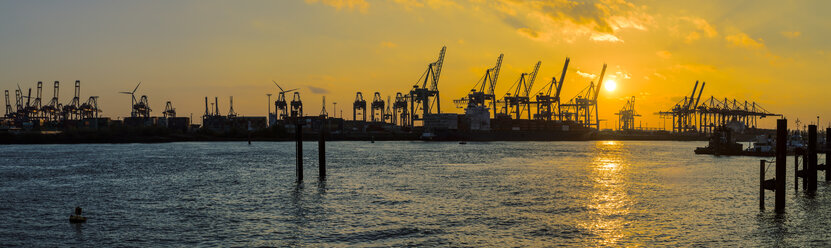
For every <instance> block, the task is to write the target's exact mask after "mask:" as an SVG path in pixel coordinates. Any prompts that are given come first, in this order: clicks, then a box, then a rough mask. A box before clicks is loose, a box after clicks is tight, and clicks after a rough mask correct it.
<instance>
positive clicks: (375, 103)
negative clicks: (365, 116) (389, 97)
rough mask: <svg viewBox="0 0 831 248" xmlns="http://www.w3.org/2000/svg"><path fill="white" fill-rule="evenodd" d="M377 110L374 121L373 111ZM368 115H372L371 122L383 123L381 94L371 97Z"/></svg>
mask: <svg viewBox="0 0 831 248" xmlns="http://www.w3.org/2000/svg"><path fill="white" fill-rule="evenodd" d="M376 110H378V115H377V117H378V118H377V119H376V115H375V114H376V113H375V111H376ZM370 115H372V122H375V121H380V122H384V99H382V98H381V93H379V92H375V94H373V96H372V104H370Z"/></svg>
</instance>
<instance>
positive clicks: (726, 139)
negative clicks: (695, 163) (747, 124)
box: [695, 127, 742, 156]
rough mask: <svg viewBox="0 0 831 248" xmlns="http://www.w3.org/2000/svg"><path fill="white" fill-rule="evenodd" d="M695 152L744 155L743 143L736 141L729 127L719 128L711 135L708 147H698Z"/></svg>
mask: <svg viewBox="0 0 831 248" xmlns="http://www.w3.org/2000/svg"><path fill="white" fill-rule="evenodd" d="M695 154H712V155H728V156H730V155H742V144H739V143H736V140H735V139H733V135H732V132H731V131H730V129H729V128H724V127H721V128H718V129H716V131H715V132H713V134H712V135H711V136H710V143H709V144H708V145H707V146H706V147H698V148H696V149H695Z"/></svg>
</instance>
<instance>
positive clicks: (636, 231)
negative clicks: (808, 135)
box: [0, 141, 831, 247]
mask: <svg viewBox="0 0 831 248" xmlns="http://www.w3.org/2000/svg"><path fill="white" fill-rule="evenodd" d="M327 145H328V147H327V151H328V152H329V158H328V163H329V164H328V168H327V169H328V172H329V175H328V179H327V180H326V182H325V183H319V182H318V180H317V158H316V155H317V150H316V147H317V146H316V143H314V142H308V143H306V144H305V145H304V147H305V148H306V152H305V154H306V155H307V156H306V157H305V161H306V167H305V168H306V170H305V174H306V180H305V182H304V183H302V184H300V185H297V184H295V182H294V178H295V174H294V166H295V164H294V143H289V142H274V143H263V142H254V144H253V145H251V146H249V145H247V144H246V143H245V142H226V143H219V142H218V143H167V144H115V145H114V144H104V145H102V144H82V145H14V146H0V154H2V156H0V212H2V213H3V214H2V215H3V216H4V219H5V221H3V223H2V224H0V246H2V247H6V246H16V245H20V246H99V247H100V246H115V245H131V246H194V245H199V246H473V247H481V246H497V247H505V246H555V245H568V246H607V245H608V246H656V245H666V246H744V247H746V246H829V245H831V230H829V227H831V216H829V215H831V187H829V185H827V184H826V183H824V182H821V183H819V190H818V194H817V195H816V196H814V197H809V196H805V195H804V194H802V193H799V194H795V193H794V192H793V188H792V187H793V183H792V182H790V181H789V182H788V184H787V185H788V199H787V203H788V208H787V213H786V214H784V215H780V216H777V215H775V214H773V213H771V212H772V208H773V192H770V191H769V192H768V193H767V196H768V199H767V205H768V210H766V211H764V212H760V211H759V209H758V189H759V188H758V170H759V168H758V166H759V162H758V158H740V157H712V156H704V155H694V154H693V152H692V150H693V149H694V147H695V146H701V145H704V144H703V143H701V142H630V141H625V142H604V141H599V142H490V143H477V142H470V143H468V144H466V145H460V144H457V143H453V142H448V143H423V142H383V141H379V142H376V143H374V144H373V143H369V142H329V143H328V144H327ZM820 161H824V160H823V159H821V160H820ZM788 162H789V166H788V169H789V171H788V173H789V175H790V173H793V172H792V168H793V167H792V166H793V165H792V164H790V163H792V162H793V161H792V158H791V159H789V161H788ZM769 174H770V176H769V178H770V177H772V175H773V168H772V167H771V168H770V169H769ZM790 179H791V178H789V180H790ZM820 179H821V180H823V176H820ZM76 205H79V206H81V207H83V208H84V214H85V215H86V216H87V217H88V218H89V221H88V222H87V223H85V224H81V225H76V224H70V223H68V220H67V219H68V216H69V214H71V213H72V211H73V208H74V207H75V206H76Z"/></svg>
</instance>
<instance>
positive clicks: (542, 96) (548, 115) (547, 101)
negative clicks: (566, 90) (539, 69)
mask: <svg viewBox="0 0 831 248" xmlns="http://www.w3.org/2000/svg"><path fill="white" fill-rule="evenodd" d="M569 61H570V59H569V58H568V57H566V62H565V63H564V64H563V72H562V73H561V74H560V81H559V82H558V81H557V77H551V81H549V82H548V83H547V84H545V85H543V86H542V88H541V89H540V91H539V92H537V94H536V100H537V114H536V115H535V117H534V119H538V120H547V121H550V120H551V119H552V117H553V116H554V115H555V114H554V111H556V115H557V120H558V121H562V120H563V116H562V114H561V112H562V111H560V91H561V90H562V89H563V82H564V81H565V78H566V71H567V70H568V62H569ZM552 90H554V96H551V91H552Z"/></svg>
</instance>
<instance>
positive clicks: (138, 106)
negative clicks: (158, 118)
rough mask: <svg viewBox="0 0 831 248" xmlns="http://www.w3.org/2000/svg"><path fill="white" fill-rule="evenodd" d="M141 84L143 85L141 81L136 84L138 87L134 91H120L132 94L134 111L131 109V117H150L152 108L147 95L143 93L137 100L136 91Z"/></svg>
mask: <svg viewBox="0 0 831 248" xmlns="http://www.w3.org/2000/svg"><path fill="white" fill-rule="evenodd" d="M139 86H141V82H139V83H138V84H137V85H136V88H135V89H133V91H122V92H119V93H121V94H127V95H130V97H131V99H132V111H130V117H141V118H149V117H150V111H151V109H150V103H149V102H148V101H147V95H142V96H141V98H140V99H139V100H138V101H136V91H137V90H138V88H139Z"/></svg>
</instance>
